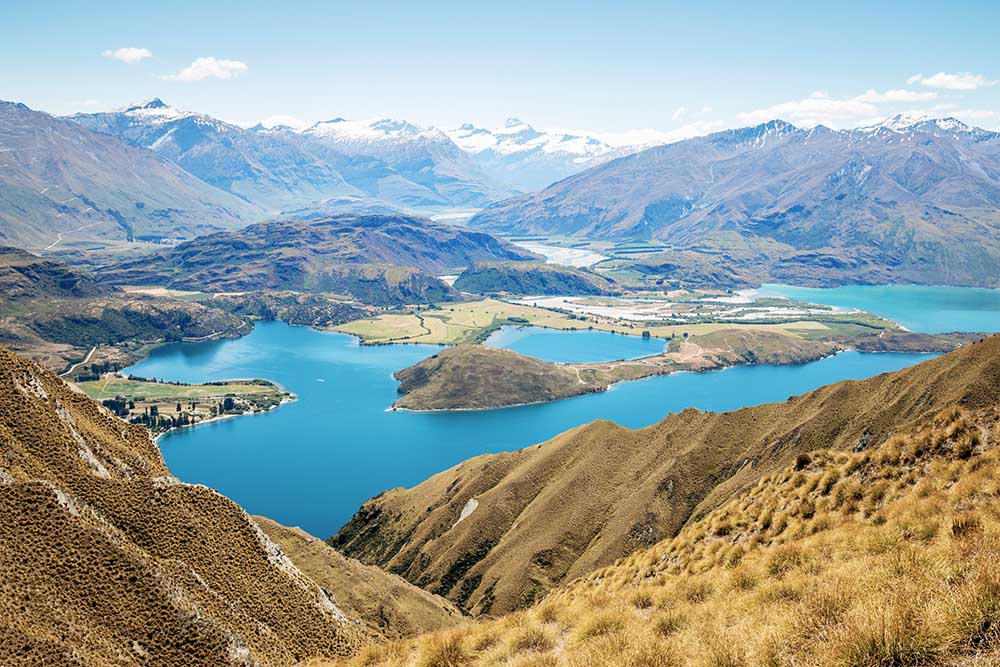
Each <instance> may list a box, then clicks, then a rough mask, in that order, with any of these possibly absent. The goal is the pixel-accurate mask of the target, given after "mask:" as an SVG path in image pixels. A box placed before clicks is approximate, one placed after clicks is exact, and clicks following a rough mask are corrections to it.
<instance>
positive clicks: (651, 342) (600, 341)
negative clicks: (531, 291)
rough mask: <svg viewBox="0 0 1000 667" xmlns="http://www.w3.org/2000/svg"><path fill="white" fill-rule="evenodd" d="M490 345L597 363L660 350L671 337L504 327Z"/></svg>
mask: <svg viewBox="0 0 1000 667" xmlns="http://www.w3.org/2000/svg"><path fill="white" fill-rule="evenodd" d="M486 345H490V346H493V347H503V348H506V349H508V350H514V351H515V352H520V353H521V354H526V355H528V356H529V357H535V358H536V359H544V360H545V361H555V362H558V363H572V362H581V363H593V362H598V361H618V360H620V359H637V358H639V357H648V356H650V355H653V354H660V353H661V352H663V350H664V348H666V346H667V341H665V340H663V339H662V338H643V337H642V336H623V335H620V334H613V333H611V332H609V331H576V332H572V333H567V332H566V331H560V330H559V329H542V328H540V327H501V328H500V329H498V330H497V331H495V332H494V333H493V334H492V335H491V336H490V337H489V338H488V339H486Z"/></svg>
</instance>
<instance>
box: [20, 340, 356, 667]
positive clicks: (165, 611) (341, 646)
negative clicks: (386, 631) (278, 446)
mask: <svg viewBox="0 0 1000 667" xmlns="http://www.w3.org/2000/svg"><path fill="white" fill-rule="evenodd" d="M0 397H2V419H0V440H2V442H3V443H4V458H3V463H2V468H0V478H2V481H3V483H2V484H0V508H2V511H0V524H2V525H0V534H3V536H4V539H3V542H2V545H0V567H2V568H3V584H2V585H0V617H2V618H3V619H4V621H3V623H2V624H0V625H2V628H3V629H2V633H3V641H0V654H2V657H0V662H3V663H4V664H23V665H41V664H52V665H57V664H58V665H62V664H77V665H95V666H96V665H101V666H104V665H131V664H136V665H138V664H148V662H149V661H153V662H155V663H156V664H163V665H194V664H203V665H224V664H225V665H229V664H233V665H250V664H271V665H288V664H291V663H294V662H296V661H299V660H302V659H304V658H306V657H308V656H324V655H325V656H335V655H346V654H348V653H350V652H352V651H354V650H356V649H357V647H358V646H360V645H361V644H362V643H363V642H364V641H365V633H364V632H363V631H362V630H361V629H360V628H359V627H358V626H356V625H355V624H352V623H350V622H349V621H348V620H347V619H346V618H345V617H344V615H343V612H341V611H340V610H339V609H338V608H337V607H336V606H335V605H334V604H333V602H331V599H330V596H329V595H328V594H327V593H326V592H325V591H323V590H322V589H321V588H320V587H319V586H317V585H316V584H315V583H314V582H312V581H311V580H310V579H308V578H307V577H306V576H305V575H303V574H302V573H301V572H300V571H299V570H298V569H297V568H296V567H295V566H294V565H292V563H291V562H290V561H289V560H288V559H287V557H285V556H284V554H283V553H282V552H281V550H280V549H279V548H278V547H277V546H276V545H275V544H274V543H273V542H272V541H271V540H270V539H268V538H267V537H266V535H265V534H264V533H263V532H262V531H261V530H260V529H259V528H258V527H257V526H256V524H254V523H253V522H252V521H251V519H250V517H249V516H248V515H247V514H246V513H245V512H244V511H243V510H242V509H241V508H240V507H239V506H238V505H236V504H235V503H233V502H232V501H230V500H229V499H227V498H225V497H223V496H221V495H219V494H218V493H216V492H215V491H212V490H211V489H208V488H206V487H203V486H197V485H189V484H183V483H181V482H180V481H178V480H177V479H175V478H174V477H171V476H170V473H169V471H168V470H167V468H166V466H165V465H164V463H163V459H162V458H161V457H160V454H159V451H158V450H157V448H156V445H155V444H154V443H153V442H152V441H151V440H150V439H149V437H148V436H147V435H146V433H145V431H144V430H143V429H142V428H140V427H138V426H132V425H128V424H125V423H123V422H121V421H119V420H118V419H116V418H115V417H113V416H112V415H111V414H110V413H108V412H107V411H106V410H104V409H102V408H101V407H99V406H98V405H97V404H96V403H94V402H92V401H91V400H90V399H88V398H87V397H85V396H83V395H82V394H77V393H75V392H73V391H71V390H70V389H69V388H68V387H67V386H66V385H65V384H63V383H62V382H61V381H60V380H59V379H57V378H56V377H54V376H53V375H51V374H49V373H47V372H45V371H43V370H42V369H40V368H39V367H38V366H36V365H35V364H33V363H31V362H27V361H24V360H21V359H19V358H17V357H16V356H15V355H13V354H12V353H11V352H9V351H7V350H6V349H3V348H0Z"/></svg>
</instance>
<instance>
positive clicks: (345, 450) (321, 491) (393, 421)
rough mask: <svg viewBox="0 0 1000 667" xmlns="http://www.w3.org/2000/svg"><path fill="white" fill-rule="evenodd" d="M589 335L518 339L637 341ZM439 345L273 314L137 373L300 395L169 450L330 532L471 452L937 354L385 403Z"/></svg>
mask: <svg viewBox="0 0 1000 667" xmlns="http://www.w3.org/2000/svg"><path fill="white" fill-rule="evenodd" d="M530 332H531V330H528V331H522V332H520V333H523V334H527V333H530ZM535 333H538V332H537V331H536V332H535ZM588 333H590V332H564V333H561V334H558V335H554V336H553V335H549V332H547V331H546V332H544V335H543V336H542V337H541V338H539V339H537V340H539V341H542V340H543V341H546V342H545V343H538V342H537V341H536V340H529V339H528V337H527V336H521V337H520V338H518V341H517V344H520V345H528V344H530V345H531V346H537V345H541V348H539V349H540V350H541V353H539V354H538V356H542V357H543V358H550V359H552V358H557V357H558V356H559V355H560V354H562V353H563V351H564V350H565V349H573V348H574V346H576V345H578V343H577V342H576V340H577V339H575V338H573V337H574V336H584V337H585V338H583V339H582V340H585V341H586V344H585V345H584V347H585V348H592V347H595V346H597V347H601V348H602V349H598V350H593V349H587V350H585V351H587V352H589V353H594V354H603V355H610V356H609V357H608V358H622V357H626V356H633V353H634V352H635V350H636V348H635V347H632V346H633V344H634V343H635V339H633V338H632V337H625V336H610V335H608V336H605V337H598V338H594V337H592V336H586V334H588ZM639 340H640V341H641V339H639ZM511 344H512V345H513V344H515V343H514V342H512V343H511ZM645 344H650V343H649V342H648V341H647V342H646V343H645ZM652 344H655V345H660V344H662V341H652ZM545 346H550V348H549V349H545ZM617 346H621V347H617ZM439 349H440V348H439V347H436V346H421V345H387V346H372V347H361V346H360V345H358V343H357V341H356V339H354V338H352V337H350V336H347V335H344V334H336V333H325V332H320V331H315V330H313V329H309V328H306V327H291V326H288V325H285V324H282V323H274V322H270V323H260V324H258V325H257V326H256V328H255V329H254V331H253V332H252V333H251V334H250V335H248V336H245V337H243V338H240V339H236V340H224V341H211V342H202V343H176V344H169V345H164V346H162V347H159V348H157V349H156V350H154V351H153V353H152V355H151V356H150V357H149V358H147V359H145V360H143V361H141V362H140V363H138V364H136V365H135V366H132V367H131V368H129V369H126V372H130V373H134V374H136V375H141V376H144V377H156V378H160V379H167V380H177V381H182V382H203V381H208V380H221V379H230V378H251V377H260V378H267V379H270V380H273V381H275V382H278V383H280V384H281V385H282V386H283V387H285V388H286V389H288V390H289V391H291V392H294V393H295V394H297V395H298V398H299V400H298V401H296V402H293V403H290V404H287V405H284V406H282V407H280V408H279V409H277V410H274V411H272V412H269V413H266V414H261V415H255V416H248V417H239V418H235V419H227V420H223V421H218V422H212V423H209V424H205V425H203V426H199V427H197V428H193V429H185V430H181V431H175V432H173V433H170V434H168V435H166V436H165V437H163V438H162V439H161V440H160V444H161V448H162V451H163V455H164V458H165V459H166V461H167V464H168V465H169V466H170V469H171V471H172V472H173V473H174V474H175V475H177V476H178V477H179V478H181V479H182V480H184V481H186V482H193V483H201V484H206V485H208V486H211V487H213V488H215V489H218V490H219V491H220V492H222V493H224V494H226V495H227V496H229V497H230V498H233V499H234V500H236V501H237V502H238V503H240V504H241V505H243V507H245V508H246V509H247V510H248V511H249V512H251V513H254V514H264V515H266V516H269V517H271V518H272V519H275V520H277V521H280V522H281V523H284V524H287V525H293V526H301V527H302V528H304V529H305V530H307V531H309V532H310V533H312V534H314V535H317V536H319V537H323V538H326V537H328V536H330V535H332V534H333V533H334V532H336V531H337V529H338V528H339V527H340V526H341V525H343V524H344V523H345V522H346V521H347V520H348V519H349V518H350V517H351V515H352V514H353V513H354V512H355V511H356V510H357V509H358V507H360V505H361V504H362V503H363V502H364V501H365V500H366V499H368V498H370V497H371V496H373V495H375V494H377V493H380V492H381V491H384V490H386V489H389V488H393V487H396V486H412V485H414V484H417V483H418V482H420V481H422V480H424V479H426V478H427V477H429V476H430V475H433V474H434V473H436V472H439V471H441V470H444V469H445V468H448V467H450V466H452V465H454V464H456V463H458V462H460V461H462V460H463V459H466V458H469V457H470V456H475V455H478V454H483V453H488V452H500V451H509V450H514V449H518V448H521V447H525V446H528V445H531V444H534V443H537V442H541V441H543V440H546V439H548V438H551V437H552V436H554V435H556V434H558V433H560V432H561V431H564V430H566V429H569V428H572V427H574V426H578V425H580V424H583V423H586V422H588V421H591V420H594V419H601V418H603V419H611V420H614V421H616V422H618V423H620V424H624V425H626V426H630V427H640V426H645V425H648V424H651V423H653V422H655V421H658V420H660V419H662V418H663V417H665V416H666V415H667V414H668V413H670V412H676V411H679V410H682V409H684V408H686V407H689V406H694V407H698V408H700V409H703V410H729V409H735V408H739V407H742V406H746V405H752V404H758V403H764V402H768V401H781V400H785V399H786V398H788V396H790V395H795V394H800V393H803V392H806V391H808V390H810V389H813V388H815V387H818V386H821V385H824V384H828V383H830V382H836V381H839V380H844V379H848V378H854V379H859V378H864V377H869V376H871V375H875V374H877V373H882V372H885V371H892V370H897V369H899V368H903V367H905V366H909V365H911V364H914V363H916V362H919V361H922V360H924V359H927V358H928V357H929V356H930V355H920V354H860V353H856V352H846V353H842V354H839V355H836V356H834V357H830V358H827V359H823V360H820V361H816V362H813V363H809V364H804V365H801V366H744V367H740V368H731V369H728V370H724V371H717V372H711V373H680V374H675V375H670V376H663V377H655V378H649V379H646V380H640V381H637V382H626V383H623V384H619V385H617V386H615V387H613V388H612V390H611V391H609V392H606V393H603V394H592V395H588V396H581V397H577V398H572V399H568V400H564V401H558V402H555V403H548V404H542V405H530V406H523V407H517V408H508V409H504V410H493V411H484V412H457V413H429V414H418V413H407V412H388V411H386V408H388V407H389V406H390V405H391V404H392V402H393V400H394V399H395V398H396V385H397V383H396V381H395V380H393V378H392V373H393V372H395V371H397V370H399V369H401V368H405V367H406V366H409V365H411V364H414V363H416V362H417V361H419V360H421V359H423V358H424V357H426V356H428V355H430V354H433V353H435V352H436V351H438V350H439ZM522 349H523V348H522ZM532 349H534V348H532ZM634 356H639V355H634Z"/></svg>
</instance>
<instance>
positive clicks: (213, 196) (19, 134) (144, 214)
mask: <svg viewBox="0 0 1000 667" xmlns="http://www.w3.org/2000/svg"><path fill="white" fill-rule="evenodd" d="M262 216H263V212H262V211H261V210H260V209H258V208H257V207H256V206H254V205H252V204H249V203H247V202H246V201H243V200H241V199H238V198H236V197H234V196H232V195H231V194H229V193H227V192H224V191H222V190H219V189H218V188H214V187H212V186H211V185H209V184H207V183H205V182H204V181H203V180H200V179H198V178H196V177H195V176H192V175H191V174H190V173H188V172H187V171H185V170H183V169H181V168H180V167H178V166H177V165H175V164H174V163H172V162H170V161H168V160H164V159H162V158H160V157H158V156H157V155H155V154H154V153H151V152H149V151H146V150H137V149H135V148H132V147H130V146H128V145H126V144H124V143H122V142H120V141H118V140H116V139H114V138H112V137H108V136H106V135H101V134H96V133H93V132H89V131H87V130H85V129H83V128H82V127H80V126H79V125H77V124H75V123H70V122H67V121H65V120H61V119H59V118H55V117H53V116H50V115H48V114H46V113H42V112H38V111H33V110H31V109H29V108H28V107H26V106H25V105H23V104H17V103H13V102H2V101H0V242H2V243H4V244H8V245H17V246H20V247H25V248H38V249H41V248H54V247H56V246H58V245H59V244H60V243H62V242H63V241H64V240H65V239H66V238H68V237H72V238H74V239H105V240H107V239H129V240H143V239H146V240H150V239H158V238H176V237H178V236H180V237H191V236H196V235H198V234H203V233H206V232H211V231H218V230H220V229H227V228H234V227H240V226H243V225H245V224H248V223H250V222H253V221H254V220H255V219H257V218H258V217H262Z"/></svg>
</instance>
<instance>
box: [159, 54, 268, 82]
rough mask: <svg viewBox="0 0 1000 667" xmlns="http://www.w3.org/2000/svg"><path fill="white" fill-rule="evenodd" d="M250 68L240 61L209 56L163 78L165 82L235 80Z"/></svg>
mask: <svg viewBox="0 0 1000 667" xmlns="http://www.w3.org/2000/svg"><path fill="white" fill-rule="evenodd" d="M249 69H250V67H249V65H247V64H246V63H244V62H240V61H239V60H220V59H218V58H213V57H212V56H208V57H206V58H198V59H197V60H195V61H194V62H193V63H191V64H190V65H188V66H187V67H185V68H184V69H182V70H181V71H179V72H177V73H176V74H167V75H166V76H163V77H161V78H162V79H164V80H165V81H204V80H205V79H227V80H228V79H235V78H236V77H238V76H240V75H241V74H245V73H246V72H247V70H249Z"/></svg>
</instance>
